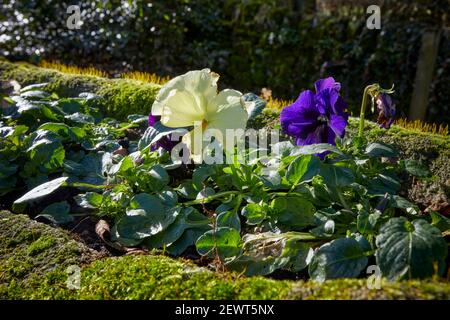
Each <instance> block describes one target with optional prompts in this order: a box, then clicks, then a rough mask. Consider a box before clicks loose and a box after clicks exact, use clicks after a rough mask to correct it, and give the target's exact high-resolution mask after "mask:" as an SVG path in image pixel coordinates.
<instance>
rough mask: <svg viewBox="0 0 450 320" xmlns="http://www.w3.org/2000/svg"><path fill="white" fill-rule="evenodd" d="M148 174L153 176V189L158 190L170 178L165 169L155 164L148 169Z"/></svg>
mask: <svg viewBox="0 0 450 320" xmlns="http://www.w3.org/2000/svg"><path fill="white" fill-rule="evenodd" d="M149 174H150V176H151V177H152V178H153V181H152V182H153V184H152V185H153V190H154V191H159V190H161V189H163V188H164V187H165V186H167V185H168V184H169V181H170V178H169V174H168V173H167V171H166V169H164V168H163V167H162V166H160V165H155V166H153V167H152V168H151V169H150V172H149Z"/></svg>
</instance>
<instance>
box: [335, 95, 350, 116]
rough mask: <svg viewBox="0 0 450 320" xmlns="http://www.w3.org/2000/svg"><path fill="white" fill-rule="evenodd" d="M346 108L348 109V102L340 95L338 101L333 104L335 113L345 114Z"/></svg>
mask: <svg viewBox="0 0 450 320" xmlns="http://www.w3.org/2000/svg"><path fill="white" fill-rule="evenodd" d="M345 109H347V103H346V102H345V101H344V99H342V97H340V96H339V97H338V99H337V101H336V103H335V104H334V106H333V113H334V114H338V115H341V116H342V115H344V114H346V113H345Z"/></svg>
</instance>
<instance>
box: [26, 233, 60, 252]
mask: <svg viewBox="0 0 450 320" xmlns="http://www.w3.org/2000/svg"><path fill="white" fill-rule="evenodd" d="M54 244H55V239H54V238H52V237H51V236H43V237H40V238H39V239H37V240H36V241H34V242H33V243H32V244H30V245H29V247H28V249H27V251H28V255H30V256H35V255H38V254H39V253H41V252H43V251H45V250H47V249H49V248H51V247H53V245H54Z"/></svg>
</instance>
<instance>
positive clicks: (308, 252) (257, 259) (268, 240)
mask: <svg viewBox="0 0 450 320" xmlns="http://www.w3.org/2000/svg"><path fill="white" fill-rule="evenodd" d="M296 234H297V233H295V232H289V233H282V234H275V233H272V232H264V233H259V234H246V235H245V236H244V238H243V239H242V240H243V246H242V254H241V255H240V256H239V257H238V258H237V259H235V260H232V261H231V262H229V263H228V264H227V266H228V267H229V268H231V269H233V270H237V271H239V272H245V274H246V275H247V276H253V275H267V274H270V273H272V272H274V271H275V270H277V269H281V268H287V269H289V270H291V271H294V272H298V271H300V270H302V269H304V268H305V267H306V266H307V265H308V264H309V262H310V260H311V257H312V253H313V251H312V249H311V248H310V247H309V246H308V245H307V244H306V243H303V242H301V240H300V239H299V237H296Z"/></svg>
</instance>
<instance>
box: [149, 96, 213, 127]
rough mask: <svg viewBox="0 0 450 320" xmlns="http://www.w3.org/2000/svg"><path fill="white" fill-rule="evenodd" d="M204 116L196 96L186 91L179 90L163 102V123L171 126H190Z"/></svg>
mask: <svg viewBox="0 0 450 320" xmlns="http://www.w3.org/2000/svg"><path fill="white" fill-rule="evenodd" d="M152 114H153V110H152ZM203 117H204V114H202V113H200V112H199V109H198V106H197V102H196V100H195V99H194V97H193V96H192V95H191V94H190V93H188V92H186V91H177V92H175V93H174V94H173V95H171V96H170V97H169V98H168V99H167V100H166V101H165V103H164V104H163V107H162V112H161V123H162V124H163V125H165V126H166V127H170V128H179V127H188V126H192V125H194V122H196V121H202V119H203Z"/></svg>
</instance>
